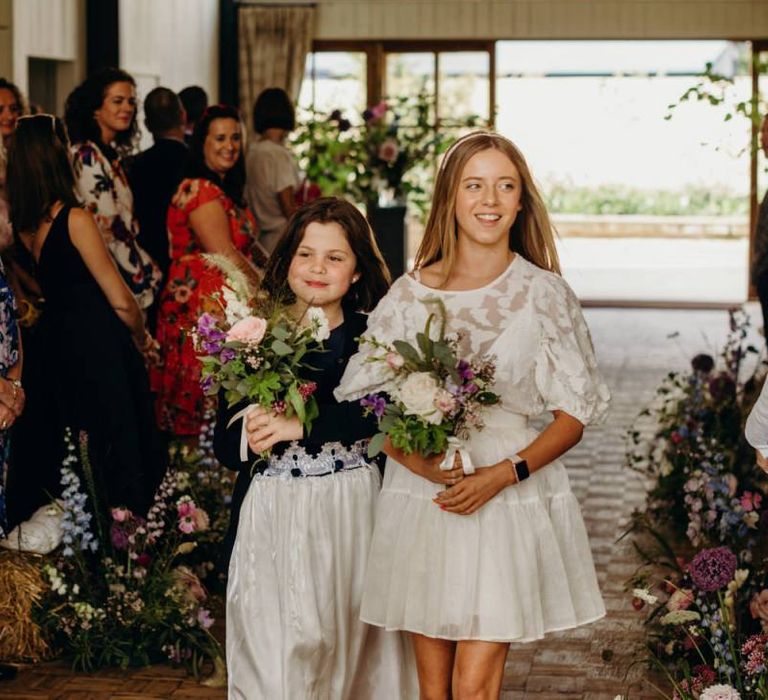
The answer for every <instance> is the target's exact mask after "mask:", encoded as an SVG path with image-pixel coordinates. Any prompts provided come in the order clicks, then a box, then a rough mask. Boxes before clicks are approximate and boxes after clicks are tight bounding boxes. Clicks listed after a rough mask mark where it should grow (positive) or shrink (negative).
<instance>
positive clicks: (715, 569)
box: [689, 547, 738, 593]
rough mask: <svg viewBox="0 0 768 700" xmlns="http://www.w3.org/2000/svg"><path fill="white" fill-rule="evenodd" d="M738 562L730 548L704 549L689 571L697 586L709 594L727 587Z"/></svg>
mask: <svg viewBox="0 0 768 700" xmlns="http://www.w3.org/2000/svg"><path fill="white" fill-rule="evenodd" d="M737 564H738V562H737V560H736V555H735V554H734V553H733V552H732V551H731V550H730V549H728V547H714V548H712V549H702V550H701V551H700V552H699V553H698V554H697V555H696V556H695V557H694V558H693V561H692V562H691V564H690V567H689V571H690V574H691V579H692V580H693V583H694V584H695V586H696V587H697V588H698V589H699V590H701V591H705V592H707V593H711V592H712V591H716V590H718V589H719V588H722V587H723V586H726V585H727V584H728V583H730V582H731V581H732V580H733V575H734V574H735V573H736V566H737Z"/></svg>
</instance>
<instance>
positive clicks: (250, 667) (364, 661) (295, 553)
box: [215, 199, 413, 700]
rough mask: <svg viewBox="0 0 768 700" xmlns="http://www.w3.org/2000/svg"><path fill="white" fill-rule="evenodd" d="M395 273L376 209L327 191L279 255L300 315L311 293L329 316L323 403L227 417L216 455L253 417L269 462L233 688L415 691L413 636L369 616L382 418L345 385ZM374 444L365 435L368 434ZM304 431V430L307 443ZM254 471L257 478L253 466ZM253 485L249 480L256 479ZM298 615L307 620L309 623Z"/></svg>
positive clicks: (247, 691)
mask: <svg viewBox="0 0 768 700" xmlns="http://www.w3.org/2000/svg"><path fill="white" fill-rule="evenodd" d="M387 285H388V273H387V271H386V266H385V265H384V262H383V260H382V258H381V255H380V253H379V252H378V249H377V248H376V244H375V242H374V239H373V236H372V234H371V230H370V228H369V226H368V224H367V222H366V221H365V218H364V217H363V216H362V215H361V214H360V212H358V211H357V209H356V208H355V207H354V206H353V205H352V204H349V203H348V202H345V201H343V200H338V199H320V200H317V201H316V202H314V203H313V204H310V205H308V206H306V207H304V208H302V209H300V210H299V211H298V212H297V213H296V214H295V215H294V216H293V217H292V218H291V219H290V221H289V224H288V229H287V230H286V234H285V236H284V237H283V238H282V239H281V240H280V242H279V243H278V247H277V248H276V249H275V253H274V255H273V256H272V257H271V258H270V262H269V266H268V268H267V271H266V274H265V279H264V287H265V288H266V289H267V290H268V291H269V292H271V293H273V294H277V295H280V297H282V298H285V299H286V300H287V301H288V303H290V304H291V307H290V308H291V312H292V313H293V314H294V315H295V316H296V317H297V318H299V317H301V316H302V315H303V314H304V312H305V311H306V309H307V307H308V306H309V305H311V306H314V307H316V308H320V309H322V310H323V311H324V313H325V316H326V318H327V320H328V322H329V325H330V329H331V330H330V337H329V338H328V339H327V340H326V341H324V345H325V351H322V352H317V351H316V352H312V353H310V354H309V356H308V357H307V364H308V365H311V366H312V367H313V369H312V370H307V371H306V374H305V376H306V378H307V380H310V381H314V382H316V383H317V391H316V396H317V399H318V402H319V409H320V415H319V417H318V418H317V420H316V421H315V422H314V423H313V425H312V429H311V431H309V432H307V431H305V430H304V428H303V426H302V425H301V423H300V422H299V420H298V419H297V418H296V417H295V416H294V417H292V418H286V417H285V415H284V414H277V413H274V412H273V411H272V410H271V409H270V408H266V409H264V408H261V407H254V408H253V409H252V410H251V412H250V413H248V414H247V415H246V418H245V421H246V424H245V426H244V428H241V424H240V423H239V422H238V423H237V424H236V425H235V426H233V427H231V428H226V427H225V426H227V424H228V421H227V420H226V419H227V417H228V416H232V415H234V413H235V411H238V410H239V409H240V408H242V407H237V406H236V407H233V408H232V409H228V410H223V411H222V419H223V420H220V421H218V422H217V429H216V437H217V439H216V442H215V445H216V447H217V454H218V455H219V457H220V458H221V459H222V460H224V462H225V464H228V465H231V466H236V465H238V464H240V455H239V449H238V448H239V443H240V432H241V429H245V431H246V435H247V439H248V445H249V447H250V450H251V452H250V455H249V457H250V459H249V464H250V462H252V461H253V460H254V458H255V457H256V454H255V453H259V452H262V451H264V450H269V449H271V450H272V454H271V456H270V458H269V459H268V460H262V461H259V462H257V465H256V475H255V476H254V477H253V480H252V481H251V484H250V488H249V489H248V493H247V495H246V497H245V500H244V502H243V504H242V510H241V512H240V517H239V521H240V523H239V527H238V531H237V538H236V541H235V546H234V552H233V554H232V562H231V565H230V569H229V582H228V586H227V671H228V676H229V697H230V698H231V699H232V700H235V699H239V700H245V699H246V698H275V699H276V700H277V699H280V698H282V699H284V700H288V699H289V698H310V697H315V698H336V699H338V700H353V699H356V698H368V699H369V700H377V699H379V698H380V699H381V700H391V699H393V698H408V697H413V695H409V692H408V690H409V688H408V679H409V676H408V669H407V667H406V666H405V665H404V661H405V658H404V654H403V651H404V650H403V646H402V642H403V641H404V640H403V639H401V638H400V636H399V635H398V634H393V633H389V632H384V631H383V630H377V629H375V628H373V627H369V626H368V625H366V624H365V623H363V622H361V621H360V619H359V616H358V614H359V607H360V595H361V593H362V580H363V571H364V565H365V559H366V553H367V549H368V542H369V540H370V535H371V530H372V528H373V517H374V512H375V506H376V497H377V494H378V491H379V484H380V475H379V470H378V468H377V467H376V466H375V465H374V464H371V463H370V462H369V461H368V460H367V458H366V454H365V440H366V438H369V437H370V436H371V435H372V434H373V433H374V432H375V430H376V425H375V422H372V421H370V420H368V419H366V418H365V417H364V416H363V414H362V409H361V407H360V405H359V404H358V403H357V402H354V403H350V402H337V401H336V400H335V399H334V398H333V389H334V388H335V386H336V385H337V383H338V381H339V379H340V378H341V375H342V373H343V371H344V367H345V366H346V363H347V361H348V360H349V357H350V356H351V355H352V354H353V353H354V352H355V350H356V348H357V338H358V336H359V335H360V333H361V332H363V331H364V330H365V325H366V317H365V315H364V313H361V312H365V311H368V310H370V309H371V308H372V307H373V306H374V305H375V304H376V302H377V301H378V299H379V298H380V297H381V296H382V295H383V294H384V293H385V291H386V289H387ZM361 440H362V441H363V442H360V441H361ZM294 441H295V442H294ZM241 470H242V471H241V474H244V475H245V477H246V478H249V475H248V474H247V471H249V470H248V465H247V464H242V467H241ZM246 483H247V482H246ZM297 621H299V623H298V624H297Z"/></svg>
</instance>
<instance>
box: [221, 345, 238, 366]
mask: <svg viewBox="0 0 768 700" xmlns="http://www.w3.org/2000/svg"><path fill="white" fill-rule="evenodd" d="M236 356H237V353H236V352H235V351H234V350H233V349H232V348H224V349H223V350H222V351H221V354H220V355H219V360H221V363H222V364H224V365H225V364H227V362H231V361H232V360H234V359H235V357H236Z"/></svg>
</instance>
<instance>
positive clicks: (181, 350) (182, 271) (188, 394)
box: [150, 179, 257, 435]
mask: <svg viewBox="0 0 768 700" xmlns="http://www.w3.org/2000/svg"><path fill="white" fill-rule="evenodd" d="M212 201H219V202H221V205H222V206H223V207H224V211H225V212H226V214H227V218H228V219H229V232H230V235H231V237H232V242H233V243H234V245H235V247H236V248H237V249H238V250H239V251H240V252H241V253H243V254H244V255H246V256H247V255H248V254H249V251H250V248H251V246H252V245H253V242H254V240H255V236H256V234H257V226H256V221H255V219H254V217H253V214H252V213H251V212H250V210H248V209H247V208H245V209H241V208H240V207H238V206H236V205H235V203H234V202H233V201H232V200H231V199H230V198H229V197H227V195H225V194H224V192H223V191H222V190H221V188H219V187H217V186H216V185H215V184H214V183H212V182H210V181H209V180H204V179H191V180H190V179H187V180H184V181H182V183H181V184H180V185H179V189H178V190H177V191H176V194H175V195H174V197H173V200H172V201H171V205H170V206H169V207H168V218H167V223H168V236H169V239H170V244H171V265H170V268H169V269H168V281H167V282H166V285H165V289H164V290H163V292H162V294H161V295H160V309H159V312H158V318H157V341H158V342H159V343H160V349H161V356H162V358H163V365H162V366H161V367H157V368H154V369H153V370H152V372H151V375H150V379H151V382H152V389H153V391H155V392H157V399H156V404H155V410H156V413H157V421H158V424H159V425H160V428H161V429H163V430H166V431H168V432H171V433H174V434H176V435H197V434H198V433H199V431H200V424H201V423H202V419H203V414H204V412H205V409H206V407H207V406H208V405H210V399H209V397H206V396H204V394H203V392H202V389H201V388H200V361H199V360H198V359H197V354H196V353H195V350H194V348H193V346H192V337H191V333H190V331H191V330H192V329H193V328H195V326H196V325H197V319H198V317H199V316H200V314H202V313H203V312H204V311H207V310H214V309H218V308H219V307H218V304H217V303H216V301H215V300H213V299H211V296H212V295H213V293H214V292H216V291H218V290H219V289H221V285H222V281H223V278H222V275H221V273H220V272H219V271H218V270H216V269H215V268H213V267H211V266H210V265H209V264H207V263H206V262H205V261H204V260H203V257H202V255H203V253H204V252H205V251H203V250H202V248H201V247H200V243H199V242H198V240H197V237H196V236H195V234H194V232H193V231H192V229H191V228H190V226H189V215H190V214H191V213H192V212H193V211H194V210H195V209H197V208H198V207H200V206H202V205H203V204H207V203H208V202H212Z"/></svg>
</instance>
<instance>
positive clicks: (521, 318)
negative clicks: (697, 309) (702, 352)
mask: <svg viewBox="0 0 768 700" xmlns="http://www.w3.org/2000/svg"><path fill="white" fill-rule="evenodd" d="M428 297H438V298H439V299H441V300H442V301H443V303H444V304H445V307H446V309H447V312H448V326H449V331H451V332H460V333H461V341H460V342H461V347H462V354H463V355H464V356H465V357H471V356H474V355H485V354H492V355H495V356H496V360H497V368H496V385H495V389H494V390H495V391H496V392H497V393H499V394H500V395H501V398H502V403H501V405H500V406H495V407H492V408H490V409H489V410H488V411H487V413H486V414H485V415H486V420H485V423H486V426H485V429H484V430H482V431H481V432H477V433H475V434H473V435H472V436H471V438H470V439H469V441H468V443H467V448H468V451H469V453H470V455H471V457H472V461H473V463H474V464H475V465H477V466H478V467H479V468H477V471H476V473H474V474H472V475H467V476H465V475H464V474H463V472H462V470H461V469H453V470H451V471H441V470H440V467H439V463H440V461H441V459H442V455H438V456H432V457H424V456H422V455H419V454H411V455H405V454H404V453H402V452H400V451H399V450H397V449H395V448H393V447H392V446H391V445H389V444H388V445H387V446H386V447H385V452H386V454H387V456H388V459H387V468H386V471H385V476H384V484H383V487H382V492H381V496H380V500H379V506H378V511H377V519H376V525H375V529H374V534H373V540H372V543H371V549H370V554H369V558H368V569H367V575H366V583H365V588H364V594H363V603H362V610H361V617H362V619H363V620H364V621H365V622H368V623H370V624H373V625H378V626H381V627H385V628H386V629H397V630H406V631H408V632H410V633H411V638H412V641H413V646H414V650H415V652H416V659H417V664H418V669H419V684H420V688H421V697H422V698H441V699H444V698H448V697H453V698H456V699H458V698H470V697H471V698H495V697H498V696H499V693H500V689H501V681H502V676H503V671H504V661H505V659H506V655H507V650H508V648H509V643H510V642H512V641H516V642H526V641H531V640H534V639H539V638H541V637H542V636H543V635H544V634H545V633H547V632H552V631H555V630H563V629H568V628H571V627H575V626H577V625H581V624H585V623H588V622H592V621H593V620H597V619H598V618H600V617H602V616H603V615H604V614H605V608H604V605H603V601H602V598H601V596H600V591H599V589H598V585H597V579H596V576H595V570H594V565H593V563H592V556H591V553H590V548H589V542H588V540H587V534H586V529H585V527H584V523H583V520H582V517H581V513H580V510H579V505H578V503H577V501H576V499H575V497H574V496H573V494H572V492H571V489H570V486H569V483H568V476H567V474H566V471H565V467H564V466H563V464H562V462H560V461H559V457H560V456H561V455H563V454H564V453H565V452H566V451H567V450H569V449H570V448H571V447H573V446H574V445H575V444H576V443H577V442H579V440H580V439H581V436H582V431H583V428H584V426H585V425H586V424H587V423H590V422H593V421H595V420H597V419H599V418H601V417H602V415H603V414H604V413H605V411H606V409H607V406H608V400H609V394H608V390H607V388H606V386H605V384H604V383H603V382H602V380H601V379H600V377H599V375H598V373H597V367H596V362H595V356H594V351H593V348H592V342H591V340H590V336H589V331H588V330H587V327H586V325H585V323H584V319H583V317H582V314H581V310H580V307H579V303H578V301H577V299H576V298H575V296H574V294H573V292H572V291H571V290H570V288H569V287H568V285H567V284H566V283H565V282H564V281H563V279H562V278H561V277H560V274H559V263H558V257H557V252H556V249H555V243H554V235H553V230H552V226H551V224H550V221H549V217H548V215H547V212H546V209H545V207H544V204H543V202H542V199H541V197H540V195H539V193H538V192H537V190H536V186H535V185H534V182H533V178H532V177H531V174H530V171H529V169H528V166H527V164H526V162H525V159H524V158H523V156H522V154H521V153H520V152H519V151H518V149H517V148H516V147H515V146H514V145H513V144H512V143H511V142H510V141H508V140H507V139H505V138H503V137H502V136H499V135H497V134H493V133H486V132H477V133H474V134H471V135H469V136H467V137H465V138H463V139H461V140H460V141H458V142H457V143H456V144H455V145H454V146H453V148H452V149H451V150H450V151H449V152H448V153H447V154H446V156H445V158H444V160H443V165H442V168H441V170H440V172H439V174H438V177H437V180H436V183H435V194H434V200H433V203H432V210H431V213H430V217H429V221H428V223H427V228H426V231H425V235H424V239H423V241H422V244H421V247H420V249H419V251H418V254H417V257H416V269H415V271H414V272H413V273H411V274H407V275H404V276H403V277H401V278H400V279H399V280H397V281H396V282H395V283H394V284H393V285H392V287H391V289H390V291H389V293H388V294H387V296H385V297H384V299H382V301H381V302H380V303H379V305H378V306H377V308H376V309H375V311H374V312H373V313H372V314H371V317H370V319H369V322H368V330H367V332H366V335H370V336H374V337H376V338H377V339H379V340H382V341H392V340H394V339H397V338H405V339H408V340H411V341H413V339H414V337H415V334H416V333H417V332H418V331H420V330H421V329H423V328H424V324H425V320H426V314H427V309H426V307H425V306H424V305H423V304H421V303H420V300H422V299H424V298H428ZM363 347H365V346H363ZM366 359H367V353H366V351H365V350H363V351H362V352H359V353H358V354H357V355H355V356H353V357H352V358H351V360H350V362H349V365H348V367H347V370H346V373H345V374H344V377H343V379H342V381H341V384H340V386H339V388H338V389H337V391H336V397H337V399H339V400H345V399H346V400H349V399H356V398H360V397H362V396H364V395H365V394H368V393H370V392H374V391H376V390H377V389H378V387H379V386H381V384H382V383H383V382H384V380H385V379H386V377H385V376H384V375H383V374H380V373H379V372H383V371H385V370H380V369H379V367H380V365H379V363H374V364H371V363H368V362H366ZM544 412H549V413H551V414H552V415H553V417H554V419H553V420H552V422H551V423H549V425H548V426H547V427H546V428H545V429H544V430H542V431H541V432H540V433H539V432H537V431H536V430H534V429H533V428H532V427H531V426H530V425H529V419H530V418H532V417H534V416H537V415H539V414H541V413H544ZM454 466H455V465H454ZM446 486H447V488H446Z"/></svg>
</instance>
